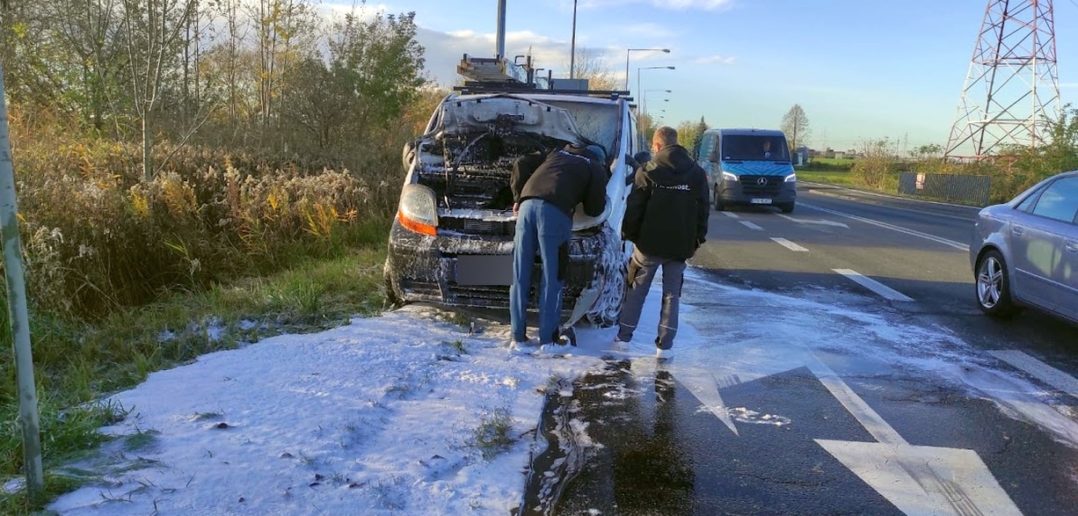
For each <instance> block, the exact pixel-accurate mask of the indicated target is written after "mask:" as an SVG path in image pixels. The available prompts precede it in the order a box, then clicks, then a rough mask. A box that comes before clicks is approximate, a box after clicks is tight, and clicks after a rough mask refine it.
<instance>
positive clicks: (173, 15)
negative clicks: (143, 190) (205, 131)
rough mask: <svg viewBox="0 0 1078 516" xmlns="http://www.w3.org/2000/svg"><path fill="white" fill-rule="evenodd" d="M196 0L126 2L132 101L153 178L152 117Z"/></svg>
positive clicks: (146, 166) (148, 175)
mask: <svg viewBox="0 0 1078 516" xmlns="http://www.w3.org/2000/svg"><path fill="white" fill-rule="evenodd" d="M196 7H197V3H196V0H123V8H124V9H123V29H124V30H123V32H124V40H125V43H126V49H127V58H128V62H129V64H130V67H131V70H130V83H131V100H132V104H133V106H134V111H135V115H136V117H137V118H138V119H139V121H140V122H141V126H142V174H143V177H144V178H145V179H147V180H149V179H152V178H153V173H154V169H153V158H152V156H151V152H150V151H151V148H152V147H153V130H154V127H153V122H154V121H153V117H154V115H155V114H156V110H157V107H158V103H159V102H160V100H161V95H160V94H161V91H162V89H163V88H162V86H163V84H164V79H165V74H166V73H167V72H168V70H169V68H170V66H171V65H172V64H173V63H172V61H173V60H175V59H176V57H177V54H178V50H179V49H178V46H179V43H180V41H181V37H182V35H183V31H184V28H185V27H186V26H187V22H188V20H189V19H190V18H191V16H193V15H194V12H195V8H196Z"/></svg>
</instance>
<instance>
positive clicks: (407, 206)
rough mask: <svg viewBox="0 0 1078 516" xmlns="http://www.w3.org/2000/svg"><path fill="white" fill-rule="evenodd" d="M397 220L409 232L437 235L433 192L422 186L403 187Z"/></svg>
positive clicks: (436, 216) (435, 204)
mask: <svg viewBox="0 0 1078 516" xmlns="http://www.w3.org/2000/svg"><path fill="white" fill-rule="evenodd" d="M397 219H398V220H400V223H401V226H403V227H404V228H405V229H407V230H409V231H414V232H416V233H420V234H423V235H428V236H435V235H437V234H438V201H437V200H435V198H434V190H431V189H430V188H428V187H426V186H423V185H404V189H403V190H401V202H400V208H399V211H398V212H397Z"/></svg>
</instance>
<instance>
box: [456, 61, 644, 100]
mask: <svg viewBox="0 0 1078 516" xmlns="http://www.w3.org/2000/svg"><path fill="white" fill-rule="evenodd" d="M521 57H524V58H525V62H524V63H523V64H518V63H516V62H513V63H510V62H509V61H508V60H507V59H505V58H503V57H501V56H498V57H493V58H491V57H472V56H469V55H468V54H464V57H463V58H462V59H461V60H460V64H458V65H457V73H458V74H460V75H461V76H463V77H464V79H465V82H464V85H463V86H456V87H454V88H453V91H457V92H460V93H462V94H466V95H467V94H477V93H541V94H544V95H586V96H589V97H599V98H610V99H615V100H616V99H624V100H626V101H632V100H633V98H632V97H630V96H629V92H628V91H622V90H592V89H589V88H588V81H587V79H554V78H553V77H551V74H550V72H547V76H546V77H543V76H541V75H537V74H536V70H537V69H536V68H534V67H533V66H532V58H531V56H517V59H519V58H521ZM514 61H515V60H514ZM581 86H583V87H581Z"/></svg>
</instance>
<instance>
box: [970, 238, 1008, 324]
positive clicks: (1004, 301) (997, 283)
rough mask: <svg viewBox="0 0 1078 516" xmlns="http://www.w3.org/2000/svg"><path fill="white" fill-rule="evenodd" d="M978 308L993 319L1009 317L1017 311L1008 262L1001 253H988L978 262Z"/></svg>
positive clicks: (992, 251) (993, 251)
mask: <svg viewBox="0 0 1078 516" xmlns="http://www.w3.org/2000/svg"><path fill="white" fill-rule="evenodd" d="M977 306H979V307H981V311H982V312H984V313H986V314H988V315H990V316H992V317H1008V316H1010V315H1012V314H1013V313H1014V311H1015V306H1014V301H1013V300H1012V299H1011V284H1010V276H1009V275H1008V274H1007V262H1005V261H1004V260H1003V255H1001V254H1000V253H999V251H995V250H991V251H988V252H987V253H984V256H981V259H980V261H978V262H977Z"/></svg>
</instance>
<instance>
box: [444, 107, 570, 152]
mask: <svg viewBox="0 0 1078 516" xmlns="http://www.w3.org/2000/svg"><path fill="white" fill-rule="evenodd" d="M499 125H502V126H503V127H504V129H505V130H507V131H517V132H526V133H531V134H535V135H539V136H545V137H549V138H555V139H558V140H563V141H567V142H571V143H576V144H581V143H583V139H582V138H581V137H580V131H579V130H578V129H577V127H576V123H575V122H574V121H573V117H572V116H571V115H570V114H569V113H568V112H567V111H566V110H564V109H562V108H559V107H554V106H551V105H549V104H543V103H541V102H537V101H535V100H530V99H527V98H524V97H517V96H514V95H470V96H467V97H460V98H457V99H452V100H449V101H447V102H445V103H443V104H442V117H441V123H440V125H439V127H438V128H437V130H436V132H437V133H439V134H438V136H443V135H444V134H446V133H448V134H460V133H468V132H475V131H485V130H489V129H490V128H491V127H498V126H499Z"/></svg>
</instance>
